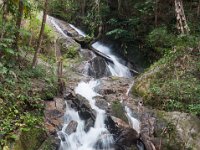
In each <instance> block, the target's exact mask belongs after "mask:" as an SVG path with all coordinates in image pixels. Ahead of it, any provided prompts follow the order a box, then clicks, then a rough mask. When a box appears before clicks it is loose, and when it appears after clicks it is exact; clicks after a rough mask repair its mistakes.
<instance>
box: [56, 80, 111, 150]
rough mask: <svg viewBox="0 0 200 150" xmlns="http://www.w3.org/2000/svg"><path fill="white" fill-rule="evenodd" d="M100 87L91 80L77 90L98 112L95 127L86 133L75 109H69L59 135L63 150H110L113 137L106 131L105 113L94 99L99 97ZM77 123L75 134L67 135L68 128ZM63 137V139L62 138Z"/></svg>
mask: <svg viewBox="0 0 200 150" xmlns="http://www.w3.org/2000/svg"><path fill="white" fill-rule="evenodd" d="M98 85H99V82H98V81H97V80H91V81H90V82H88V83H86V82H81V83H79V85H78V86H77V88H76V89H75V93H76V94H80V95H81V96H83V97H85V98H86V99H87V100H88V102H89V104H90V106H91V108H92V109H94V110H95V111H96V120H95V125H94V127H92V128H90V129H89V131H88V132H85V131H84V128H85V123H84V121H83V120H81V118H80V117H79V115H78V112H76V111H75V110H73V109H70V108H68V109H67V112H66V115H65V116H66V118H67V119H66V121H65V124H64V127H63V129H62V131H60V132H59V133H58V134H59V135H60V138H61V150H93V149H104V150H110V149H111V146H112V144H113V137H112V135H111V134H110V133H109V131H108V130H107V129H106V127H105V124H104V120H105V111H104V110H101V109H99V108H98V107H97V106H96V105H95V100H94V99H93V97H95V96H97V95H99V94H98V93H96V92H95V91H94V88H96V87H97V86H98ZM72 120H73V121H75V122H77V127H76V129H75V132H74V133H71V134H70V133H66V128H67V126H68V125H69V124H70V123H71V121H72ZM62 136H63V137H62Z"/></svg>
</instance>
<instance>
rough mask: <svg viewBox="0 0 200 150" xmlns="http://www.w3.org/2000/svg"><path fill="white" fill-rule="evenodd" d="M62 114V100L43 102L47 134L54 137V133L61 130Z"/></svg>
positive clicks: (57, 98)
mask: <svg viewBox="0 0 200 150" xmlns="http://www.w3.org/2000/svg"><path fill="white" fill-rule="evenodd" d="M64 113H65V102H64V100H63V99H62V98H59V97H56V98H54V100H53V101H46V102H45V111H44V114H45V127H46V129H47V130H48V132H49V134H52V135H56V131H57V130H60V129H61V128H62V124H63V116H64Z"/></svg>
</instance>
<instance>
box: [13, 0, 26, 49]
mask: <svg viewBox="0 0 200 150" xmlns="http://www.w3.org/2000/svg"><path fill="white" fill-rule="evenodd" d="M23 13H24V2H23V0H19V4H18V15H17V21H16V30H17V31H16V33H15V42H14V45H13V47H14V48H15V49H16V50H17V51H19V45H18V44H19V35H20V28H21V23H22V18H23Z"/></svg>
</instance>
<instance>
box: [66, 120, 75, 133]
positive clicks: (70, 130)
mask: <svg viewBox="0 0 200 150" xmlns="http://www.w3.org/2000/svg"><path fill="white" fill-rule="evenodd" d="M77 126H78V122H77V121H74V120H72V121H70V122H69V124H68V125H67V128H66V129H65V133H66V134H67V135H70V134H72V133H74V132H76V128H77Z"/></svg>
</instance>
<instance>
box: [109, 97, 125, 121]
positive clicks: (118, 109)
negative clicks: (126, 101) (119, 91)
mask: <svg viewBox="0 0 200 150" xmlns="http://www.w3.org/2000/svg"><path fill="white" fill-rule="evenodd" d="M111 109H112V113H113V116H115V117H117V118H120V119H122V120H123V121H125V122H128V120H127V117H126V115H125V114H124V110H123V107H122V105H121V103H120V102H119V100H117V101H114V102H113V103H112V105H111Z"/></svg>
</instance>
